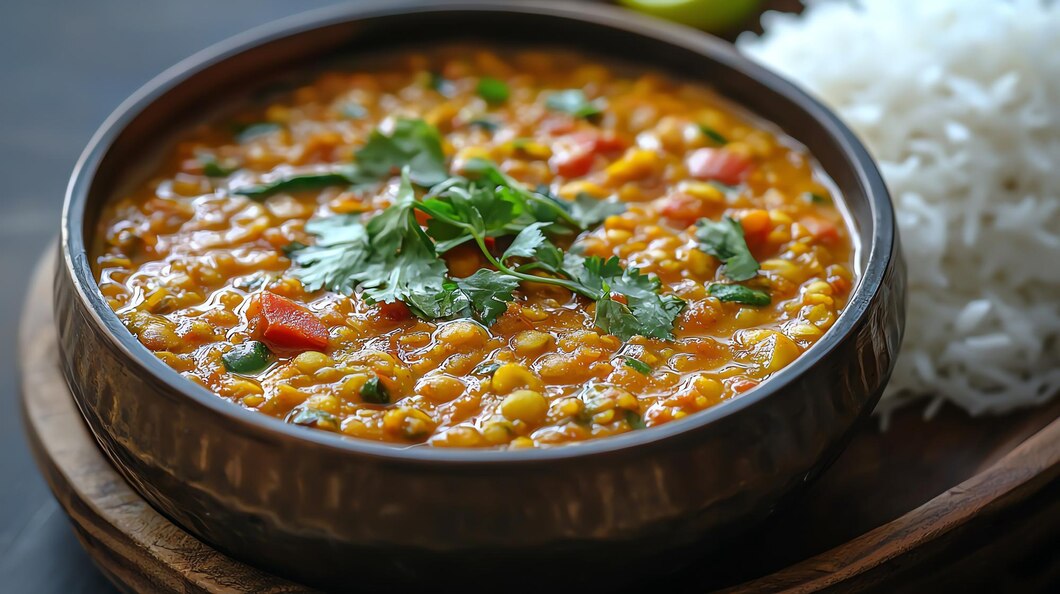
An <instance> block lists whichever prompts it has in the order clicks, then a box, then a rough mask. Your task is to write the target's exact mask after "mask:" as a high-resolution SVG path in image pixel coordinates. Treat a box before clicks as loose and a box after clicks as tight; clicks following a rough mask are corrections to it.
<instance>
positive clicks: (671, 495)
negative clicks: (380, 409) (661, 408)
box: [54, 1, 905, 590]
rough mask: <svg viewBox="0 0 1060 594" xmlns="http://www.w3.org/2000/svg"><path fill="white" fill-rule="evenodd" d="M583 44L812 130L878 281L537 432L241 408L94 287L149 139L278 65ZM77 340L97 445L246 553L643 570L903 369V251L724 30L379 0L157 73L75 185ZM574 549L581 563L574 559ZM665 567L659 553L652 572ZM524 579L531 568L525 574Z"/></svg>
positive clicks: (353, 582) (70, 330) (65, 348)
mask: <svg viewBox="0 0 1060 594" xmlns="http://www.w3.org/2000/svg"><path fill="white" fill-rule="evenodd" d="M469 37H470V38H477V39H482V40H485V41H494V42H497V43H502V44H526V43H548V44H560V45H567V46H574V47H577V48H579V49H583V50H588V51H591V52H595V53H598V54H605V55H612V56H615V57H619V58H622V59H626V60H630V61H633V62H635V63H642V64H645V65H647V66H651V67H657V68H662V69H666V70H670V71H673V72H675V73H676V74H678V75H680V76H684V77H688V78H695V79H702V80H705V81H707V82H709V83H710V84H712V85H713V86H714V87H715V88H716V89H717V90H718V91H719V92H720V93H721V94H723V95H725V96H727V97H729V98H731V99H732V100H734V101H736V102H737V103H739V104H741V105H743V106H745V107H746V108H748V109H749V110H751V111H752V112H754V113H756V114H758V115H759V116H761V117H763V118H765V119H767V120H769V121H771V122H773V123H775V124H776V125H778V126H780V127H781V128H782V129H783V130H784V131H785V132H786V133H787V134H789V135H791V136H792V137H794V138H796V139H797V140H799V141H800V142H802V143H803V144H805V145H806V146H807V147H808V148H809V150H810V151H811V152H812V153H813V154H814V155H815V156H816V157H817V158H818V160H819V161H820V162H821V164H822V165H823V167H824V169H825V170H826V172H827V173H828V174H829V175H830V176H831V178H832V179H833V180H834V181H835V183H836V184H837V186H838V187H839V189H840V191H841V193H842V195H843V196H844V197H845V202H846V204H847V206H848V208H849V210H850V212H851V215H852V218H853V219H854V221H855V222H856V225H857V227H858V228H857V231H856V233H857V235H858V236H859V238H860V242H861V245H862V250H861V253H860V259H861V262H860V265H861V270H862V275H861V278H860V280H859V282H858V284H857V287H856V288H855V291H854V293H853V295H852V298H851V301H850V303H849V305H848V306H847V309H846V310H845V311H844V312H843V314H842V315H841V316H840V317H839V319H838V321H837V323H836V324H835V326H834V327H833V328H832V329H831V330H829V331H828V332H827V334H826V335H825V337H824V338H823V339H822V340H821V341H820V342H819V343H818V344H817V345H815V346H814V347H813V348H811V349H810V350H809V351H808V352H807V353H806V354H804V355H803V356H802V357H801V358H799V359H798V360H797V361H795V362H794V363H793V364H792V365H790V366H789V367H788V368H786V369H784V370H783V371H781V372H780V373H778V374H777V375H776V376H775V377H774V378H772V379H771V380H769V381H768V382H766V383H764V384H763V385H762V386H760V387H758V388H756V389H755V390H753V391H751V392H749V393H748V394H745V395H743V396H740V397H739V398H736V399H734V400H731V401H728V402H725V403H722V404H720V405H718V406H716V407H714V408H712V409H709V410H707V411H703V412H700V413H697V414H695V415H692V416H690V417H688V418H686V419H682V420H680V421H675V422H672V423H669V424H667V425H665V426H663V427H658V428H652V429H650V430H646V431H638V432H633V433H629V434H625V435H621V436H616V437H611V438H607V439H601V440H597V441H592V442H588V443H584V444H578V445H570V446H564V447H558V448H551V449H538V450H519V451H478V450H448V449H436V448H426V447H419V448H402V447H397V446H393V445H388V444H382V443H375V442H369V441H362V440H355V439H349V438H343V437H341V436H337V435H334V434H330V433H325V432H322V431H314V430H310V429H306V428H303V427H297V426H293V425H288V424H285V423H283V422H281V421H280V420H278V419H274V418H271V417H269V416H267V415H262V414H259V413H254V412H251V411H247V410H243V409H242V408H240V407H237V406H233V405H232V404H231V403H228V402H226V401H224V400H222V399H220V398H218V397H217V396H216V395H214V394H212V393H210V392H208V391H207V390H205V389H203V388H201V387H199V386H197V385H196V384H193V383H191V382H189V381H187V380H185V379H183V378H182V377H180V376H179V375H178V374H177V373H176V372H175V371H173V370H171V369H170V368H169V367H167V366H166V365H164V364H163V363H162V362H161V361H159V360H158V359H156V358H155V357H154V356H153V355H152V353H151V352H150V351H148V350H147V349H146V348H144V347H143V346H142V345H140V344H139V343H138V342H137V340H136V338H135V337H133V336H132V335H131V334H130V333H129V332H128V331H127V330H126V329H125V328H124V327H123V326H122V324H121V323H120V322H119V320H118V318H117V316H115V315H114V314H113V313H112V312H111V310H110V309H109V307H108V306H107V304H106V302H105V301H104V299H103V297H102V295H101V294H100V292H99V290H98V289H97V287H96V283H95V281H94V279H93V275H92V272H91V269H90V262H89V256H88V246H89V245H90V241H91V238H92V237H93V236H94V233H95V232H96V229H97V224H98V216H99V212H100V209H101V205H102V204H103V203H104V201H106V200H107V199H108V198H109V197H111V196H112V195H113V194H114V193H115V191H116V188H117V187H118V185H119V184H120V183H121V182H122V181H123V179H124V178H125V177H128V173H127V170H128V169H129V168H130V167H131V164H135V163H136V162H137V161H138V160H139V159H140V158H141V155H142V154H143V150H144V147H145V146H151V145H155V144H158V143H159V138H162V137H164V136H165V135H166V134H167V133H169V132H171V131H173V130H174V129H176V128H179V126H180V124H181V122H183V121H186V120H187V119H188V118H190V117H193V116H194V115H195V113H196V112H198V111H201V109H202V107H203V106H208V105H215V104H216V103H217V101H218V97H220V96H223V95H224V94H225V93H226V92H227V91H228V90H231V89H235V88H237V87H240V86H241V85H243V84H252V83H253V81H254V80H256V79H260V78H261V77H263V76H265V75H266V74H268V73H272V72H275V71H277V70H283V69H289V68H292V67H295V66H297V65H298V64H305V63H309V62H311V61H312V60H315V59H320V58H321V57H324V56H330V55H334V54H336V53H337V52H346V51H354V52H356V51H362V50H377V49H385V48H388V47H393V46H395V45H396V44H398V43H400V42H402V41H408V40H414V41H416V42H418V43H430V42H432V41H434V40H441V39H450V38H469ZM60 251H61V254H60V256H61V257H60V265H59V269H58V272H57V279H56V280H57V282H56V291H55V300H54V305H55V311H56V317H57V320H58V326H59V340H60V348H61V360H62V365H63V368H64V373H65V375H66V378H67V381H68V383H69V384H70V387H71V389H72V391H73V393H74V394H75V399H76V401H77V405H78V407H79V408H80V410H81V412H82V414H83V415H84V417H85V420H86V421H87V423H88V426H89V427H90V428H91V431H92V433H93V435H94V436H95V438H96V441H97V442H98V443H99V445H100V447H101V448H102V449H103V451H104V452H106V454H107V456H108V457H109V458H110V460H111V461H112V462H113V463H114V465H115V467H116V468H117V469H118V470H119V471H120V472H121V473H122V475H123V476H124V477H125V478H126V479H127V480H128V481H129V483H130V484H132V485H133V487H135V489H136V490H137V491H139V492H140V493H141V494H142V495H143V496H144V497H145V498H146V499H147V500H148V501H149V502H150V503H151V504H152V505H153V506H154V507H155V508H157V509H158V510H159V511H161V512H162V513H163V514H165V515H166V516H168V517H169V518H171V519H172V520H174V521H175V522H176V523H178V524H179V525H181V526H183V527H184V528H186V529H187V530H188V531H190V532H191V533H192V534H194V535H196V536H197V537H199V538H201V539H202V540H204V541H206V542H208V543H210V544H211V545H213V546H215V547H216V548H218V549H219V550H221V551H223V552H225V553H226V554H228V555H230V556H232V557H235V558H237V559H240V560H243V561H246V562H248V563H251V564H254V565H257V566H259V567H262V568H264V569H267V570H270V571H273V572H275V573H279V574H282V575H285V576H288V577H292V578H295V579H298V580H302V581H303V582H305V583H309V584H313V585H317V586H322V587H326V588H333V589H347V588H353V587H387V588H399V587H402V586H405V587H411V586H415V585H432V586H441V585H445V584H464V585H465V586H467V585H468V584H477V585H475V586H471V587H472V588H473V589H475V588H478V587H483V586H484V584H486V583H487V582H485V581H484V580H488V579H492V578H494V577H496V578H501V579H504V580H505V581H504V586H503V587H504V588H505V589H507V590H513V589H514V590H524V589H532V588H534V587H536V586H538V585H541V584H545V583H551V584H553V588H555V586H554V585H555V584H556V583H557V582H556V581H555V580H556V579H557V578H559V577H565V580H566V581H564V582H562V584H564V585H565V586H566V587H574V586H576V585H577V584H579V583H585V584H592V585H594V586H598V587H599V586H603V585H616V584H630V583H635V582H636V580H637V579H638V578H640V577H643V576H644V575H645V573H646V572H652V571H653V568H652V565H651V564H650V563H647V562H646V560H648V559H650V558H652V557H658V558H663V559H667V565H668V566H674V565H680V563H682V560H683V559H687V558H688V556H689V554H690V552H691V551H692V550H693V545H694V544H696V545H697V546H698V547H699V548H698V549H697V550H699V551H700V552H702V550H704V549H703V547H704V546H706V547H708V548H709V547H717V546H723V545H724V544H725V543H726V542H729V539H731V538H733V536H734V535H736V534H738V533H740V532H741V531H745V530H746V528H747V527H748V526H751V525H755V524H757V523H759V522H760V521H761V520H763V519H764V518H766V517H767V516H768V515H769V514H770V513H771V512H772V510H773V509H774V508H775V507H776V506H777V505H778V504H779V503H781V502H782V501H783V500H784V499H785V498H786V497H788V496H790V495H792V494H794V493H796V492H798V490H799V488H800V487H801V486H802V485H804V484H805V483H807V482H808V481H810V480H811V479H812V478H813V477H815V476H816V475H817V474H818V473H819V472H821V471H822V470H823V469H824V468H825V467H827V465H828V464H829V463H830V462H831V461H832V460H834V459H835V457H836V456H837V455H838V453H839V451H840V450H841V449H842V447H843V445H844V444H845V442H846V439H847V438H848V437H849V435H850V433H851V428H852V427H853V426H854V424H855V423H856V422H858V420H859V419H861V418H863V417H866V416H867V415H868V413H869V412H870V411H871V409H872V408H873V406H874V404H875V403H876V401H877V399H878V398H879V395H880V393H881V391H882V389H883V386H884V384H885V383H886V381H887V379H888V377H889V375H890V372H891V369H892V366H893V362H894V357H895V355H896V353H897V349H898V346H899V343H900V340H901V335H902V328H903V324H904V304H905V269H904V264H903V262H902V259H901V254H900V251H899V244H898V235H897V229H896V227H895V223H894V216H893V212H892V208H891V203H890V200H889V197H888V195H887V191H886V188H885V187H884V184H883V181H882V179H881V177H880V175H879V172H878V171H877V169H876V167H875V165H874V164H873V162H872V160H871V158H870V157H869V155H868V153H867V152H866V151H865V149H864V148H863V147H862V145H861V144H860V143H859V142H858V141H857V139H856V138H855V137H854V136H853V134H852V133H851V132H850V131H849V130H848V129H847V128H846V127H845V126H844V125H843V124H841V123H840V122H839V121H838V119H837V118H836V117H835V116H834V115H833V114H831V113H830V112H829V111H828V110H826V109H825V108H824V107H822V106H821V105H820V104H819V103H817V102H816V101H815V100H813V99H812V98H810V97H809V96H808V95H806V94H805V93H803V92H802V91H800V90H799V89H797V88H796V87H795V86H793V85H791V84H790V83H788V82H786V81H784V80H782V79H781V78H779V77H778V76H776V75H774V74H772V73H771V72H769V71H767V70H765V69H763V68H762V67H760V66H757V65H755V64H753V63H752V62H750V61H749V60H748V59H746V58H744V57H742V56H740V55H739V54H737V53H736V52H735V50H733V49H732V47H731V46H729V45H728V44H725V43H723V42H720V41H718V40H716V39H714V38H712V37H709V36H707V35H705V34H702V33H699V32H695V31H692V30H689V29H685V28H682V27H679V26H676V25H670V24H664V23H662V22H658V21H652V20H648V19H645V18H641V17H638V16H635V15H633V14H632V13H628V12H624V11H620V10H618V9H613V8H607V7H601V6H594V5H579V4H573V3H572V4H542V3H538V2H535V3H531V2H522V1H517V2H500V1H497V2H492V3H484V2H457V3H450V4H439V3H436V2H428V1H420V2H412V3H408V2H375V3H364V2H361V3H357V4H355V5H349V6H341V7H333V8H329V9H325V10H319V11H315V12H312V13H308V14H306V15H301V16H297V17H294V18H290V19H286V20H283V21H280V22H278V23H274V24H272V25H269V26H266V27H263V28H260V29H256V30H254V31H252V32H250V33H247V34H244V35H241V36H237V37H235V38H233V39H231V40H229V41H227V42H224V43H222V44H220V45H218V46H215V47H213V48H210V49H208V50H206V51H204V52H202V53H200V54H198V55H196V56H194V57H192V58H189V59H188V60H186V61H184V62H181V63H180V64H178V65H176V66H175V67H173V68H171V69H169V70H168V71H166V72H164V73H163V74H161V75H160V76H159V77H158V78H156V79H155V80H153V81H152V82H150V83H149V84H148V85H147V86H145V87H144V88H143V89H141V90H140V91H139V92H137V93H136V94H135V95H134V96H133V97H131V98H130V99H129V100H127V101H126V102H125V103H124V104H123V105H122V106H121V107H119V108H118V110H117V111H116V112H115V113H114V114H113V115H112V116H111V117H110V118H109V119H108V120H107V121H106V122H105V123H104V125H103V126H102V128H101V129H100V130H99V132H98V133H97V134H96V135H95V137H94V138H93V139H92V141H91V143H90V144H89V146H88V148H87V149H86V150H85V152H84V154H83V155H82V157H81V159H80V161H79V163H78V165H77V168H76V170H75V171H74V174H73V178H72V180H71V182H70V185H69V189H68V193H67V196H66V204H65V209H64V212H63V220H62V241H61V246H60ZM572 569H578V570H579V571H576V572H575V571H572ZM654 571H658V570H657V569H656V570H654ZM513 576H517V577H516V578H513Z"/></svg>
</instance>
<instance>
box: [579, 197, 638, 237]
mask: <svg viewBox="0 0 1060 594" xmlns="http://www.w3.org/2000/svg"><path fill="white" fill-rule="evenodd" d="M625 211H626V205H625V204H622V203H621V202H607V201H606V200H597V199H596V198H593V197H592V196H590V195H589V194H586V193H585V192H581V193H579V194H578V195H577V196H576V197H575V199H574V202H573V203H572V204H571V206H570V216H571V218H573V219H574V220H575V221H577V222H578V224H579V225H581V226H582V227H585V228H586V229H588V228H590V227H594V226H596V225H599V224H600V223H602V222H604V219H606V218H607V217H609V216H611V215H617V214H622V213H623V212H625Z"/></svg>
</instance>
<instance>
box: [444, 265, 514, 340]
mask: <svg viewBox="0 0 1060 594" xmlns="http://www.w3.org/2000/svg"><path fill="white" fill-rule="evenodd" d="M456 285H457V287H458V288H459V289H460V291H462V292H463V293H464V295H466V296H467V298H468V300H469V301H470V307H471V310H472V311H473V312H474V317H475V319H476V320H478V321H480V322H482V323H483V324H485V325H487V326H489V325H491V324H493V322H495V321H497V318H498V317H500V315H501V314H503V313H504V312H505V311H507V310H508V303H509V302H511V301H513V300H514V299H515V296H514V294H513V293H514V292H515V289H517V288H518V287H519V279H517V278H515V277H512V276H509V275H507V274H502V273H500V272H497V271H495V270H488V269H486V268H480V269H479V270H478V271H477V272H475V274H472V275H471V276H469V277H467V278H461V279H457V281H456Z"/></svg>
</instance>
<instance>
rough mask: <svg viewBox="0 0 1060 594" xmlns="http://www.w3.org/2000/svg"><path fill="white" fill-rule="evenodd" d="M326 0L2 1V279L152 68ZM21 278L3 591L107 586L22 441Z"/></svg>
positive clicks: (4, 411)
mask: <svg viewBox="0 0 1060 594" xmlns="http://www.w3.org/2000/svg"><path fill="white" fill-rule="evenodd" d="M328 3H329V2H325V1H323V0H179V1H175V2H142V1H136V0H89V1H84V0H33V1H28V2H15V1H5V2H2V3H0V55H2V56H3V58H2V59H0V83H2V90H0V174H2V179H3V186H2V187H3V190H2V193H0V273H2V276H0V278H5V279H24V278H26V277H27V275H28V274H29V273H30V271H31V270H32V267H33V266H34V264H35V262H36V261H37V258H38V257H39V255H40V254H41V252H42V251H43V250H44V249H45V247H46V246H48V244H49V242H50V241H52V239H53V238H54V237H55V235H56V233H57V230H58V220H59V218H58V217H59V212H60V209H61V205H62V197H63V191H64V189H65V187H66V181H67V179H68V177H69V175H70V171H71V170H72V168H73V166H74V162H75V161H76V159H77V157H78V155H79V154H80V152H81V149H82V148H83V147H84V146H85V144H87V142H88V139H89V137H90V136H91V135H92V133H93V132H94V131H95V129H96V127H97V126H99V124H100V123H101V122H102V121H103V120H104V119H105V118H106V117H107V115H108V114H109V113H110V112H111V111H112V110H113V109H114V108H115V107H117V106H118V104H119V103H120V102H121V101H122V100H123V99H125V97H127V96H128V95H130V94H131V93H132V92H133V91H135V90H136V89H137V88H138V87H140V86H141V85H142V84H144V83H145V82H147V81H148V80H149V79H150V78H151V77H152V76H154V75H155V74H157V73H159V72H161V71H162V70H163V69H165V68H166V67H168V66H170V65H172V64H173V63H175V62H177V61H178V60H180V59H181V58H184V57H186V56H188V55H190V54H192V53H194V52H196V51H198V50H199V49H202V48H204V47H206V46H207V45H209V44H212V43H214V42H217V41H220V40H222V39H224V38H226V37H228V36H230V35H233V34H235V33H238V32H240V31H243V30H245V29H248V28H250V27H253V26H256V25H259V24H262V23H266V22H268V21H271V20H274V19H276V18H280V17H283V16H286V15H289V14H294V13H297V12H301V11H303V10H307V9H311V8H315V7H318V6H322V5H324V4H328ZM24 289H25V286H24V285H23V284H20V283H18V282H17V281H15V282H5V283H4V284H3V286H2V287H0V330H2V331H3V336H2V338H0V377H2V378H3V379H4V381H3V382H2V384H0V477H3V480H2V481H0V591H3V592H11V593H19V594H20V593H23V592H25V593H33V594H47V593H49V592H61V593H63V594H74V593H78V592H112V591H114V590H113V588H112V587H111V586H110V585H109V583H108V582H107V581H106V579H105V578H104V577H103V576H102V575H101V574H100V573H99V571H97V570H96V568H95V567H94V566H93V565H92V561H91V560H90V559H89V557H88V555H87V554H86V553H85V552H84V551H82V550H81V547H80V546H79V545H78V543H77V540H76V539H75V537H74V534H73V532H72V531H71V529H70V524H69V522H68V520H67V519H66V516H65V515H64V514H63V512H62V510H61V509H60V508H59V505H58V504H57V503H56V502H55V499H54V498H52V495H51V493H50V492H49V491H48V487H47V485H45V484H44V481H43V479H41V477H40V475H39V474H38V473H37V469H36V467H35V465H34V463H33V460H32V458H31V457H30V454H29V451H28V449H27V445H26V441H25V436H24V435H23V432H22V428H21V424H20V420H19V413H18V405H17V402H18V398H17V392H18V377H17V374H16V367H17V360H18V353H17V352H15V334H16V331H17V329H18V320H19V311H20V309H21V306H22V300H23V291H24Z"/></svg>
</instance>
